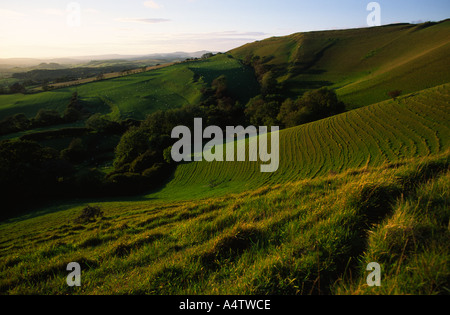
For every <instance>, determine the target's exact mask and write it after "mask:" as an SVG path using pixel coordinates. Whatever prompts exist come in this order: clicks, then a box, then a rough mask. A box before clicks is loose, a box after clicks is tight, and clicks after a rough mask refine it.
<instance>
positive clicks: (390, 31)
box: [230, 20, 450, 108]
mask: <svg viewBox="0 0 450 315" xmlns="http://www.w3.org/2000/svg"><path fill="white" fill-rule="evenodd" d="M449 38H450V20H445V21H442V22H440V23H423V24H419V25H413V24H398V25H388V26H382V27H375V28H361V29H349V30H338V31H321V32H308V33H297V34H293V35H290V36H285V37H275V38H270V39H267V40H263V41H259V42H255V43H250V44H247V45H244V46H242V47H239V48H236V49H234V50H232V51H231V52H230V53H231V54H232V55H233V56H234V57H236V58H239V59H241V60H246V59H248V58H249V57H259V58H260V60H261V61H262V64H263V65H264V66H265V67H266V68H267V70H270V71H272V72H273V73H274V74H275V75H276V77H277V79H278V82H279V84H280V86H281V87H283V92H284V93H287V94H292V95H298V94H300V93H302V92H303V91H306V90H308V89H314V88H319V87H322V86H329V87H331V88H333V89H336V91H337V93H338V95H339V96H340V97H341V99H342V100H343V101H345V102H346V103H348V104H349V108H358V107H361V106H365V105H370V104H374V103H376V102H380V101H383V100H386V99H387V98H388V97H387V94H386V93H387V92H389V91H391V90H394V89H399V90H402V91H403V92H404V93H412V92H416V91H420V90H422V89H426V88H431V87H434V86H437V85H440V84H444V83H447V82H449V81H450V73H449V72H448V71H447V69H448V65H449V64H450V40H449Z"/></svg>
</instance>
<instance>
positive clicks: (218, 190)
mask: <svg viewBox="0 0 450 315" xmlns="http://www.w3.org/2000/svg"><path fill="white" fill-rule="evenodd" d="M449 121H450V84H444V85H441V86H438V87H435V88H432V89H427V90H424V91H422V92H420V93H415V94H411V95H406V96H404V97H401V98H399V99H398V100H397V101H393V100H389V101H385V102H381V103H377V104H374V105H371V106H367V107H364V108H360V109H356V110H353V111H350V112H347V113H344V114H341V115H338V116H334V117H330V118H327V119H324V120H321V121H318V122H313V123H310V124H307V125H303V126H299V127H295V128H291V129H287V130H282V131H281V132H280V167H279V170H278V171H277V172H275V173H261V172H260V165H261V163H260V162H231V163H230V162H226V163H222V162H212V163H209V162H195V163H187V164H182V165H180V166H178V168H177V170H176V172H175V175H174V178H173V179H172V181H171V182H170V183H169V184H168V185H167V186H166V187H165V189H163V190H162V191H161V192H159V193H157V194H156V195H155V196H158V197H161V198H165V197H169V196H170V197H172V198H173V197H174V196H180V197H181V198H183V197H193V196H203V195H216V194H223V193H227V192H239V191H245V190H248V189H253V188H256V187H261V186H263V185H267V184H279V183H284V182H289V181H294V180H299V179H304V178H314V177H317V176H322V175H327V174H329V173H330V172H331V173H339V172H342V171H345V170H347V169H349V168H355V167H363V166H365V165H369V166H379V165H382V164H383V163H387V162H395V161H399V160H401V159H405V158H412V157H424V156H428V155H432V154H435V153H440V152H442V151H445V150H447V149H448V148H449V145H450V128H449V125H448V122H449ZM211 181H213V184H214V185H213V186H214V187H213V188H211V187H210V186H211Z"/></svg>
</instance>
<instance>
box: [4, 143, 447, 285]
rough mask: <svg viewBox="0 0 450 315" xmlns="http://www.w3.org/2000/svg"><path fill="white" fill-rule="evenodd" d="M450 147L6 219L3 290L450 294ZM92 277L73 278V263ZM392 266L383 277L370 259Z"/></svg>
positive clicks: (86, 275)
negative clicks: (211, 192) (189, 196)
mask: <svg viewBox="0 0 450 315" xmlns="http://www.w3.org/2000/svg"><path fill="white" fill-rule="evenodd" d="M449 158H450V152H449V151H447V152H445V153H444V154H441V155H440V156H434V157H429V158H425V159H418V160H410V161H404V163H394V164H385V165H383V166H382V167H379V168H370V167H369V168H368V167H364V168H359V169H352V170H348V171H347V172H343V173H342V174H339V175H328V176H323V177H318V178H316V179H311V180H302V181H295V182H290V183H285V184H283V185H270V186H264V187H261V188H259V189H256V190H255V189H250V190H247V191H243V192H240V193H236V194H232V195H227V196H223V197H216V198H210V199H204V200H192V201H185V202H176V201H170V200H166V201H165V202H164V203H158V202H150V203H149V202H143V201H140V202H139V201H134V202H104V203H98V205H99V206H100V207H101V208H102V209H103V210H104V214H103V217H102V218H101V219H96V220H92V221H85V222H79V221H77V218H78V217H79V215H80V213H81V210H82V208H83V205H81V204H80V205H78V206H76V207H69V208H68V209H67V208H66V210H64V211H62V210H63V208H61V207H54V208H53V209H47V211H52V210H53V211H56V212H54V213H48V212H47V213H41V214H40V215H38V216H35V217H30V218H23V219H18V220H14V221H12V222H9V223H6V224H1V225H0V256H1V258H0V293H3V294H5V293H8V294H330V293H331V294H445V293H447V294H448V293H449V292H448V279H449V276H450V269H449V265H450V264H449V262H450V250H449V246H448V244H449V241H450V234H449V230H448V222H449V219H450V212H449V209H450V207H449V202H450V200H449V196H448V190H449V189H450V187H449V183H450V181H449V179H450V177H449V176H450V173H449ZM73 261H75V262H78V263H80V265H81V268H82V280H81V281H82V286H81V287H80V288H70V287H68V286H67V285H66V277H67V275H68V272H67V271H66V266H67V264H68V263H69V262H73ZM372 261H376V262H378V263H380V264H381V265H382V266H383V271H382V272H383V273H382V284H383V285H382V286H381V287H380V288H376V287H375V288H370V287H368V286H367V285H366V282H365V279H366V277H367V274H368V273H367V272H366V271H365V270H366V269H365V268H366V266H367V264H368V263H369V262H372Z"/></svg>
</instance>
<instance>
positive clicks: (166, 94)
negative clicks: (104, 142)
mask: <svg viewBox="0 0 450 315" xmlns="http://www.w3.org/2000/svg"><path fill="white" fill-rule="evenodd" d="M223 74H224V75H226V76H227V79H228V87H229V90H230V92H231V93H232V94H233V95H235V96H236V98H237V99H238V100H240V101H241V102H243V103H245V102H246V101H247V100H248V99H249V98H250V97H253V96H255V95H256V94H258V93H259V86H258V83H257V82H256V79H255V78H254V75H253V71H252V70H251V69H250V68H248V67H244V66H243V65H241V63H240V62H239V61H238V60H235V59H232V58H228V57H227V56H226V55H217V56H215V57H213V58H210V59H208V60H204V61H200V62H186V63H181V64H176V65H173V66H170V67H166V68H162V69H155V70H152V71H148V72H145V73H139V74H134V75H130V76H125V77H121V78H114V79H109V80H102V81H98V82H92V83H87V84H82V85H79V86H75V87H68V88H62V89H58V90H54V91H49V92H43V93H37V94H30V95H22V94H15V95H0V119H1V118H4V117H6V116H9V115H13V114H16V113H24V114H25V115H27V116H28V117H33V116H34V115H35V114H36V113H37V112H38V111H39V109H41V108H47V109H55V110H58V111H60V112H61V113H62V112H63V111H64V110H65V108H66V106H67V104H68V103H69V101H70V98H71V96H72V93H73V92H75V91H77V92H78V94H79V96H80V98H81V100H82V101H83V102H84V104H85V106H86V107H87V108H88V109H89V110H91V112H94V113H96V112H100V113H104V114H110V115H111V116H112V118H116V119H119V118H135V119H144V118H145V116H146V115H147V114H149V113H152V112H154V111H156V110H167V109H170V108H177V107H182V106H184V105H187V104H195V103H197V102H198V101H199V100H200V98H201V96H202V95H201V89H202V88H203V87H205V85H206V84H210V83H211V82H212V80H214V79H215V78H217V77H219V76H220V75H223Z"/></svg>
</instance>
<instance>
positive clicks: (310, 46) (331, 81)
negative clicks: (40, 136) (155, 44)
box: [0, 20, 450, 119]
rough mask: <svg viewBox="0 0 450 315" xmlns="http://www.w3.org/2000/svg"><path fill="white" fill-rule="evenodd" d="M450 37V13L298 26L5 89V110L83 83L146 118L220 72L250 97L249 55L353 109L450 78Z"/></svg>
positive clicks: (119, 108) (190, 96)
mask: <svg viewBox="0 0 450 315" xmlns="http://www.w3.org/2000/svg"><path fill="white" fill-rule="evenodd" d="M449 38H450V20H445V21H442V22H439V23H424V24H419V25H411V24H399V25H389V26H382V27H375V28H362V29H350V30H339V31H321V32H308V33H297V34H293V35H290V36H285V37H276V38H269V39H267V40H263V41H259V42H255V43H250V44H247V45H244V46H242V47H239V48H236V49H234V50H231V51H230V52H229V53H228V54H219V55H217V56H215V57H213V58H210V59H207V60H200V61H195V62H188V63H182V64H177V65H174V66H171V67H167V68H164V69H159V70H154V71H150V72H146V73H141V74H135V75H131V76H126V77H122V78H116V79H111V80H104V81H100V82H93V83H88V84H83V85H80V86H77V87H70V88H62V89H58V90H55V91H50V92H43V93H38V94H32V95H22V94H17V95H0V118H4V117H6V116H9V115H12V114H15V113H18V112H21V113H24V114H26V115H27V116H30V117H31V116H34V115H35V114H36V113H37V111H38V110H39V109H41V108H48V109H57V110H60V111H63V110H64V108H65V106H66V105H67V103H68V101H69V100H70V97H71V95H72V93H73V92H74V91H78V93H79V95H80V97H81V98H82V100H83V101H84V102H85V103H86V106H87V107H88V108H90V109H91V110H92V111H94V112H102V113H111V114H112V116H113V117H114V118H116V119H118V118H119V117H120V118H135V119H143V118H144V117H145V115H146V114H148V113H151V112H153V111H155V110H158V109H169V108H176V107H181V106H183V105H187V104H194V103H196V102H198V101H199V98H200V97H201V93H200V91H201V89H202V87H204V84H205V83H211V81H212V80H213V79H215V78H217V77H218V76H220V75H222V74H225V75H226V76H227V78H228V83H229V88H230V91H231V92H232V94H233V95H234V96H235V97H236V98H238V99H239V101H241V103H246V101H247V100H248V99H249V98H251V97H253V96H255V95H257V94H259V93H260V88H259V85H258V83H257V82H256V80H255V77H254V74H253V70H252V69H251V68H249V67H246V66H243V65H242V62H245V60H246V59H247V58H248V57H251V56H258V57H260V58H261V60H262V62H263V66H264V67H265V68H266V70H270V71H272V72H274V73H275V75H276V78H277V80H278V83H279V85H280V87H281V92H282V94H283V95H285V96H290V97H297V96H299V95H301V94H302V93H303V92H305V91H306V90H310V89H315V88H319V87H322V86H329V87H331V88H333V89H336V91H337V93H338V95H339V96H340V98H341V99H342V100H343V101H345V102H346V103H347V104H348V108H349V109H352V108H359V107H362V106H365V105H370V104H373V103H376V102H380V101H383V100H386V99H387V98H388V96H387V92H388V91H391V90H394V89H398V90H402V91H403V92H404V93H412V92H416V91H420V90H422V89H426V88H431V87H434V86H437V85H440V84H443V83H447V82H449V81H450V73H449V71H447V65H448V64H449V63H450V57H449V56H450V41H449ZM411 43H414V45H412V44H411ZM230 56H233V57H234V58H230Z"/></svg>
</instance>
